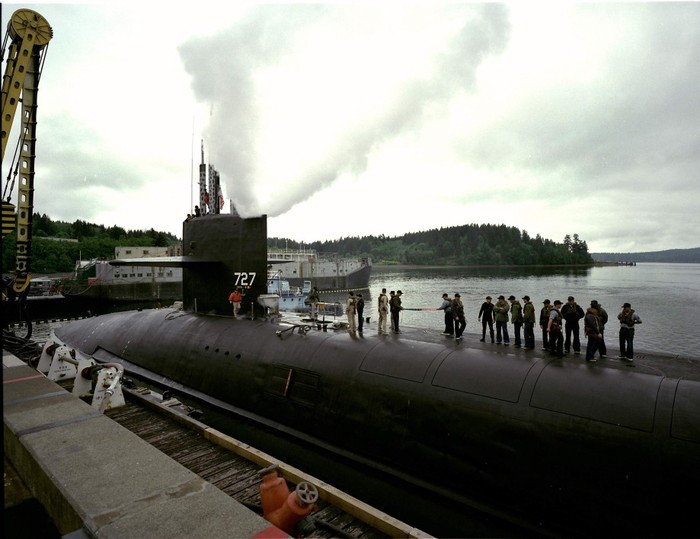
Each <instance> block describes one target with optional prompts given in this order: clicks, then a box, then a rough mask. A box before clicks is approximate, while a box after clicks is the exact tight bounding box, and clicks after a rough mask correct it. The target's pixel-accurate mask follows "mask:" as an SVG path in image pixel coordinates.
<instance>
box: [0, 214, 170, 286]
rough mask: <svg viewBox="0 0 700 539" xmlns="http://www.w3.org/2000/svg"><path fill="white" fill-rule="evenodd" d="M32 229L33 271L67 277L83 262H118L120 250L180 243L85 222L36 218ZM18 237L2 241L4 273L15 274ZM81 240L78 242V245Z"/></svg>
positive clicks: (167, 236)
mask: <svg viewBox="0 0 700 539" xmlns="http://www.w3.org/2000/svg"><path fill="white" fill-rule="evenodd" d="M32 222H33V228H32V236H33V238H32V259H31V271H32V273H34V274H38V273H67V272H70V271H73V268H74V267H75V261H76V260H78V259H80V258H82V259H84V260H87V259H91V258H108V259H109V258H114V248H115V247H119V246H127V245H128V246H134V247H138V246H144V247H146V246H147V247H167V246H169V245H176V244H178V243H179V242H180V240H179V239H178V238H176V237H175V236H173V235H172V234H168V233H166V232H156V231H155V230H153V229H151V230H145V231H144V230H129V231H127V230H124V229H123V228H121V227H118V226H112V227H108V228H107V227H105V226H103V225H95V224H92V223H87V222H85V221H81V220H77V221H75V222H74V223H66V222H62V221H52V220H51V219H50V218H49V217H47V216H46V215H39V214H38V213H35V214H34V217H33V221H32ZM15 240H16V236H15V234H9V235H8V236H7V237H5V238H3V240H2V272H3V273H14V271H15V267H16V262H15ZM76 240H77V241H76Z"/></svg>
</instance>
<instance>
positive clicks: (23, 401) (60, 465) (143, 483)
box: [3, 350, 429, 539]
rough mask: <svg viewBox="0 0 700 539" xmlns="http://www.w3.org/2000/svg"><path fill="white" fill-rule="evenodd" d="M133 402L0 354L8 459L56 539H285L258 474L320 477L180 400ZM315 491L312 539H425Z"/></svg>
mask: <svg viewBox="0 0 700 539" xmlns="http://www.w3.org/2000/svg"><path fill="white" fill-rule="evenodd" d="M127 393H128V397H129V398H128V399H127V400H128V401H129V402H128V404H127V406H126V407H124V408H123V409H122V408H117V409H113V410H111V411H109V412H108V413H107V414H101V413H99V412H97V411H96V410H95V409H94V408H92V407H91V406H90V405H88V404H87V403H85V402H83V401H82V400H81V399H78V398H77V397H75V396H74V395H72V394H71V393H69V392H68V391H67V390H66V389H65V388H63V387H61V385H59V384H56V383H54V382H51V381H50V380H48V378H46V377H45V376H44V375H43V374H41V373H39V372H37V371H36V370H34V369H32V368H31V367H30V366H28V365H27V364H26V363H25V362H24V361H22V360H20V359H18V358H16V357H15V356H13V355H12V354H10V353H8V352H6V351H4V350H3V427H4V451H5V458H6V461H9V462H10V463H11V465H12V467H13V469H14V470H16V473H17V475H18V476H19V478H20V479H21V481H22V482H23V483H25V484H26V486H27V488H28V490H29V491H30V494H31V496H33V497H34V498H36V500H37V501H38V502H39V503H40V504H41V506H43V508H45V510H46V512H47V513H48V516H49V518H50V519H51V520H52V521H53V524H54V525H55V528H56V532H57V535H56V536H57V537H61V536H69V537H71V538H73V539H79V538H82V537H149V538H159V537H162V538H168V539H170V538H171V537H188V538H189V537H192V538H197V537H202V538H207V539H213V538H218V537H221V538H224V537H225V538H230V537H255V538H277V537H289V535H288V534H287V533H285V532H284V531H282V530H280V529H278V528H276V527H275V526H273V525H272V524H270V522H268V521H267V520H265V519H264V518H263V517H262V516H261V515H260V514H258V512H257V511H256V510H255V507H254V506H255V500H256V496H257V490H258V479H257V471H258V470H259V469H261V468H263V467H265V466H268V465H269V464H271V463H272V464H279V465H280V468H281V470H283V471H284V474H283V476H284V477H285V478H286V479H287V480H289V481H291V482H298V481H302V480H310V481H314V479H313V478H311V477H309V476H307V475H306V474H304V473H303V472H301V471H299V470H295V469H294V468H291V467H286V466H285V465H284V463H280V462H279V461H276V460H275V459H274V458H273V457H270V456H268V455H266V454H264V453H262V452H260V451H257V450H255V449H254V448H252V447H250V446H247V445H246V444H241V443H239V442H237V441H236V440H234V439H232V438H230V437H227V436H225V435H223V434H221V433H219V432H218V431H216V430H214V429H211V428H209V427H207V426H206V425H204V424H202V423H199V422H198V421H196V420H194V419H192V418H189V417H187V415H186V414H185V413H183V412H182V410H178V407H177V406H173V403H172V402H171V403H167V402H163V401H162V399H159V398H157V397H153V396H149V395H148V392H145V394H144V395H142V396H139V395H138V392H137V391H128V390H127ZM159 401H160V402H159ZM168 410H169V411H168ZM124 425H126V426H124ZM127 427H128V428H127ZM178 429H179V430H178ZM132 431H133V432H132ZM178 440H179V443H178ZM168 448H170V449H168ZM198 455H200V456H201V455H205V457H202V458H198ZM241 462H243V463H242V464H241ZM225 466H228V467H229V468H228V471H226V470H225V469H224V467H225ZM234 466H238V469H236V470H234V469H232V468H233V467H234ZM205 477H208V478H209V480H208V479H205ZM236 477H237V480H236V484H233V483H234V482H233V481H232V479H231V478H236ZM210 480H211V481H210ZM6 483H7V481H6ZM316 484H318V486H319V491H321V492H322V498H323V499H324V501H323V502H321V503H320V507H319V511H317V512H315V514H314V518H311V519H310V523H311V525H314V524H315V525H316V529H315V530H314V531H313V536H314V537H339V536H343V537H359V536H360V535H362V536H369V537H391V536H395V537H398V536H400V537H416V538H419V537H420V538H424V537H429V536H428V535H427V534H425V533H423V532H421V531H420V530H418V529H415V528H412V527H410V526H408V525H406V524H404V523H402V522H400V521H398V520H396V519H393V518H392V517H390V516H388V515H385V514H383V513H381V512H380V511H376V510H374V509H372V508H371V507H367V506H365V505H364V504H362V503H361V502H359V501H358V500H355V499H354V498H352V497H351V496H348V495H346V494H344V493H342V492H341V491H338V490H337V489H335V488H333V487H332V486H330V485H328V484H325V483H323V482H317V483H316ZM234 493H238V494H241V493H242V496H244V498H241V497H240V496H239V497H238V498H236V496H235V495H234ZM258 500H259V498H258ZM348 511H349V512H350V513H348ZM353 512H355V513H356V514H359V515H361V516H362V517H363V519H360V518H357V516H352V515H351V513H353ZM358 512H359V513H358ZM349 515H350V516H349ZM334 522H335V523H336V524H334ZM338 523H341V524H342V526H341V524H338ZM30 524H31V523H27V525H28V526H29V525H30ZM22 525H23V523H21V522H14V523H13V526H14V528H15V529H19V530H21V529H22ZM307 525H309V524H308V523H307Z"/></svg>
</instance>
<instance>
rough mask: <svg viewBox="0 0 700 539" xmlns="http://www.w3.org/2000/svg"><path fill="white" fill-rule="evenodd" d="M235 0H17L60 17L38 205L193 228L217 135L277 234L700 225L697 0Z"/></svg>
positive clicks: (658, 231)
mask: <svg viewBox="0 0 700 539" xmlns="http://www.w3.org/2000/svg"><path fill="white" fill-rule="evenodd" d="M144 4H145V5H144ZM229 4H231V5H226V4H224V3H223V2H213V3H207V2H189V3H187V4H183V3H175V4H172V5H178V6H183V5H186V6H187V8H186V9H183V8H182V7H177V8H176V7H166V8H163V7H158V6H162V4H161V3H153V5H152V6H151V4H150V3H141V4H138V7H136V4H133V3H131V2H119V3H117V2H115V3H111V4H110V3H106V4H105V3H100V4H17V3H12V2H10V3H7V2H5V3H4V4H3V10H2V27H3V33H4V31H5V28H6V26H7V20H8V18H9V17H10V16H11V15H12V13H13V12H14V11H15V9H19V8H30V9H34V10H35V11H38V12H39V13H40V14H41V15H43V16H44V17H45V18H46V19H47V20H48V21H49V23H50V24H51V26H52V27H53V31H54V37H53V39H52V41H51V43H50V45H49V48H48V51H47V54H46V61H45V66H44V71H43V75H42V78H41V84H40V87H39V98H38V103H39V110H38V127H37V132H38V135H37V151H36V153H37V158H36V159H37V169H36V178H35V187H36V191H35V198H34V209H35V211H36V212H39V213H42V214H44V213H45V214H47V215H49V216H50V217H51V218H52V219H55V220H65V221H69V222H72V221H74V220H76V219H82V220H86V221H90V222H93V223H97V224H104V225H105V226H112V225H118V226H121V227H124V228H126V229H150V228H155V229H156V230H163V231H168V232H171V233H173V234H175V235H177V236H178V237H181V236H182V221H183V219H184V218H185V216H186V214H187V213H189V212H190V211H192V207H193V205H194V204H196V203H198V200H197V199H196V198H195V199H194V202H193V197H196V196H197V194H196V182H197V174H198V172H197V165H198V164H199V161H200V144H201V141H202V140H203V141H204V151H205V158H206V161H207V162H208V163H211V164H212V165H214V166H215V167H216V168H217V169H218V170H219V172H220V174H221V177H222V182H223V183H224V195H225V197H226V199H231V200H232V201H233V202H234V204H235V205H236V207H237V208H238V210H239V212H240V213H241V214H242V215H243V216H246V217H248V216H257V215H260V214H267V215H268V218H269V219H268V234H269V236H278V237H289V238H291V239H295V240H299V241H305V242H309V241H314V240H327V239H337V238H341V237H348V236H364V235H382V234H383V235H385V236H398V235H402V234H404V233H407V232H416V231H422V230H429V229H433V228H440V227H448V226H457V225H463V224H471V223H478V224H486V223H491V224H506V225H508V226H515V227H517V228H519V229H520V230H526V231H527V232H528V233H529V234H530V235H531V236H533V237H534V236H535V235H537V234H540V235H541V236H543V237H545V238H549V239H553V240H555V241H558V242H561V241H562V239H563V237H564V235H565V234H571V235H573V234H575V233H576V234H578V235H579V236H580V238H581V239H583V240H585V241H586V242H587V243H588V246H589V250H591V251H593V252H596V251H617V252H628V251H655V250H662V249H671V248H689V247H698V246H700V239H698V230H700V226H699V225H700V217H699V213H698V202H699V200H700V196H699V195H700V2H681V3H669V2H658V3H615V4H612V3H600V4H595V3H569V2H559V3H548V2H547V3H545V2H537V3H535V2H527V1H525V2H513V3H506V4H498V3H486V4H481V3H463V4H460V3H454V2H451V3H436V2H423V3H421V2H413V3H399V2H390V3H389V2H384V3H382V2H378V3H373V2H367V3H352V2H350V3H344V4H340V3H316V4H304V5H301V4H300V5H294V4H289V3H272V4H266V5H263V4H260V3H247V4H241V3H236V2H231V3H229ZM3 69H4V64H3ZM10 144H12V142H11V143H10ZM10 151H11V149H8V153H9V152H10ZM6 174H7V163H3V178H4V177H5V176H6ZM13 201H14V202H16V195H14V196H13ZM226 208H227V209H228V205H227V206H226ZM227 209H226V211H227Z"/></svg>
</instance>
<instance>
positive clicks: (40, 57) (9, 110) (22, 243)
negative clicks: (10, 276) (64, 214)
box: [0, 9, 53, 295]
mask: <svg viewBox="0 0 700 539" xmlns="http://www.w3.org/2000/svg"><path fill="white" fill-rule="evenodd" d="M52 37H53V29H52V28H51V25H49V23H48V21H47V20H46V19H45V18H44V17H43V16H41V15H40V14H39V13H37V12H36V11H32V10H31V9H18V10H17V11H15V12H14V13H13V14H12V18H11V19H10V20H9V22H8V24H7V34H6V35H5V38H4V40H3V44H2V57H3V58H5V52H6V50H7V52H8V55H7V61H6V65H5V73H4V75H3V79H2V133H1V134H0V136H1V137H2V163H3V170H8V177H7V182H6V184H5V188H4V189H3V198H2V235H3V237H5V236H6V235H8V234H10V233H11V232H12V231H13V230H14V229H15V228H16V229H17V243H16V262H17V263H16V275H15V279H14V282H13V284H12V288H13V290H14V292H15V293H16V294H18V295H24V294H25V293H26V290H27V287H28V286H29V282H30V279H31V277H30V273H29V271H30V263H31V239H32V214H33V211H34V161H35V149H36V111H37V91H38V88H39V79H40V78H41V71H42V68H43V64H44V58H45V53H46V48H47V47H46V46H47V45H48V43H49V41H50V40H51V38H52ZM8 44H9V47H8V46H7V45H8ZM20 102H21V103H22V107H21V124H20V125H19V126H18V127H19V136H18V140H17V146H16V149H15V151H14V155H13V159H12V161H11V164H10V165H9V166H7V167H6V165H5V149H6V147H7V143H8V140H9V138H10V134H11V130H12V125H13V122H14V119H15V116H16V113H17V108H18V106H19V103H20ZM17 178H18V188H17V214H16V219H15V207H14V205H13V204H12V203H11V197H12V191H13V189H14V185H15V182H16V181H17Z"/></svg>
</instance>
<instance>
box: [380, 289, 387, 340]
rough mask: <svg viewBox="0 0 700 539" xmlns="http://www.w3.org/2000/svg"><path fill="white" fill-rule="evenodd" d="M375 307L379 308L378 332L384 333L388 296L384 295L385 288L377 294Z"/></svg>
mask: <svg viewBox="0 0 700 539" xmlns="http://www.w3.org/2000/svg"><path fill="white" fill-rule="evenodd" d="M377 309H378V310H379V324H378V326H377V328H378V332H379V333H380V334H382V335H386V318H387V316H388V315H389V298H388V297H387V295H386V288H382V293H381V294H379V298H378V299H377Z"/></svg>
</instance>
